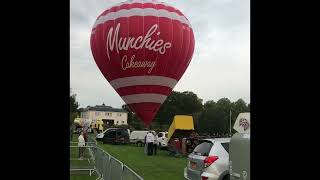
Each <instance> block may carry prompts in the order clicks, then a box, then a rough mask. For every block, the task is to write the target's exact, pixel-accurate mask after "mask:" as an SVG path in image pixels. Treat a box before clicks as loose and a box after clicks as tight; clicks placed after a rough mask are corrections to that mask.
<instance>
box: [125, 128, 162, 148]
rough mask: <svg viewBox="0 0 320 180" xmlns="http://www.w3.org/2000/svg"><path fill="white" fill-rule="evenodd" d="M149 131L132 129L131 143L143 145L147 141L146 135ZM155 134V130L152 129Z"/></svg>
mask: <svg viewBox="0 0 320 180" xmlns="http://www.w3.org/2000/svg"><path fill="white" fill-rule="evenodd" d="M148 132H149V131H132V132H131V134H130V143H131V144H137V145H138V146H142V145H143V144H144V143H145V140H144V138H145V136H146V135H147V133H148ZM152 132H153V133H154V134H155V133H156V132H155V131H152Z"/></svg>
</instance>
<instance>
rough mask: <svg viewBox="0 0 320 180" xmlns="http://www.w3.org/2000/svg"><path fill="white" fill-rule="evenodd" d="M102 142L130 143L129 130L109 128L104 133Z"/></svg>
mask: <svg viewBox="0 0 320 180" xmlns="http://www.w3.org/2000/svg"><path fill="white" fill-rule="evenodd" d="M102 142H103V144H128V143H129V133H128V130H127V129H122V128H115V129H109V130H107V131H106V132H105V133H104V136H103V138H102Z"/></svg>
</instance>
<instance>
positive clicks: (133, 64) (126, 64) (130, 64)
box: [121, 55, 157, 74]
mask: <svg viewBox="0 0 320 180" xmlns="http://www.w3.org/2000/svg"><path fill="white" fill-rule="evenodd" d="M135 57H136V56H135V55H133V56H131V60H130V61H129V60H128V57H127V55H124V56H123V57H122V60H121V67H122V69H123V70H127V69H130V68H149V70H148V73H149V74H150V73H151V72H152V70H153V68H154V67H155V66H156V65H157V63H156V61H138V60H137V61H135Z"/></svg>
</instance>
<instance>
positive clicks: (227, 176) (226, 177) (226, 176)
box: [222, 174, 230, 180]
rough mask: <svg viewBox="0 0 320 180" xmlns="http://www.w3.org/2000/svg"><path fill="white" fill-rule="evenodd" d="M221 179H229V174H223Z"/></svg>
mask: <svg viewBox="0 0 320 180" xmlns="http://www.w3.org/2000/svg"><path fill="white" fill-rule="evenodd" d="M222 180H230V175H229V174H227V175H225V176H224V177H223V178H222Z"/></svg>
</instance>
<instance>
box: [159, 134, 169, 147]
mask: <svg viewBox="0 0 320 180" xmlns="http://www.w3.org/2000/svg"><path fill="white" fill-rule="evenodd" d="M157 136H158V139H157V140H158V142H159V147H161V148H164V147H167V146H168V132H159V133H158V135H157Z"/></svg>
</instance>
